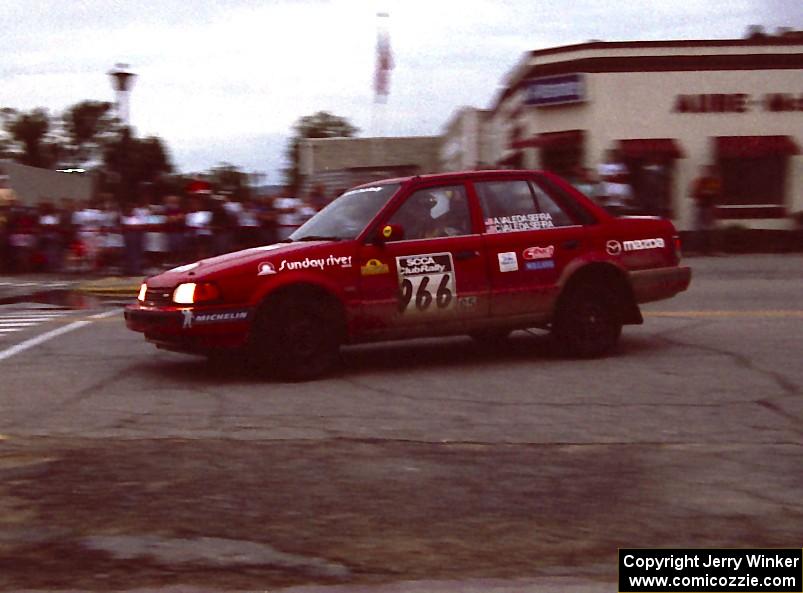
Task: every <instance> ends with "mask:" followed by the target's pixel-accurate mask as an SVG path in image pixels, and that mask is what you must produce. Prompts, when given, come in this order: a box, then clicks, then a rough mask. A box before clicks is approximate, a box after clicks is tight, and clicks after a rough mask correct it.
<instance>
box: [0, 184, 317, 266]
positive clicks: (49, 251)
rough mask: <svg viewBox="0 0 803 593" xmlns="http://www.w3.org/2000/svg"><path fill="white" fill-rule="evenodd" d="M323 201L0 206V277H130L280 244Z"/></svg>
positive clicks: (169, 199)
mask: <svg viewBox="0 0 803 593" xmlns="http://www.w3.org/2000/svg"><path fill="white" fill-rule="evenodd" d="M325 203H326V200H324V199H322V195H321V194H320V193H314V194H313V195H312V196H311V197H310V198H308V199H301V198H295V197H292V196H290V195H289V194H287V193H286V194H283V195H280V196H265V197H259V198H252V199H245V200H237V199H233V198H231V197H228V196H225V195H213V194H211V193H209V192H208V191H206V192H194V193H189V194H187V195H186V196H179V195H167V196H164V197H163V198H160V199H155V198H154V199H144V200H142V201H141V202H140V203H138V204H132V205H128V206H122V207H121V206H119V205H118V204H117V203H116V202H115V201H114V200H113V199H111V198H110V197H109V198H105V199H104V198H100V199H97V200H94V201H87V202H78V201H75V200H72V199H70V198H62V199H61V200H59V201H58V202H57V203H56V202H52V201H44V202H42V203H40V204H39V205H38V206H36V207H32V206H24V205H21V204H18V203H17V202H16V201H14V200H6V201H5V202H0V273H30V272H65V273H105V274H125V275H131V276H137V275H142V274H146V273H151V272H156V271H159V270H162V269H164V268H166V267H169V266H176V265H180V264H183V263H187V262H190V261H196V260H198V259H202V258H205V257H211V256H214V255H219V254H222V253H227V252H229V251H235V250H238V249H245V248H248V247H254V246H258V245H267V244H270V243H275V242H276V241H280V240H282V239H286V238H287V237H288V236H289V235H290V234H291V233H292V232H293V231H294V230H295V229H296V228H298V227H299V226H300V225H301V224H303V223H304V222H305V221H306V220H307V219H309V218H310V217H311V216H312V215H313V214H314V213H315V212H316V211H317V210H318V209H320V208H321V207H322V206H324V205H325Z"/></svg>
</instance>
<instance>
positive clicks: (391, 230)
mask: <svg viewBox="0 0 803 593" xmlns="http://www.w3.org/2000/svg"><path fill="white" fill-rule="evenodd" d="M402 239H404V228H402V226H401V225H400V224H386V225H383V226H382V227H381V228H380V229H379V231H378V232H377V233H376V235H375V236H374V240H373V243H374V244H375V245H383V244H385V243H387V242H388V241H400V240H402Z"/></svg>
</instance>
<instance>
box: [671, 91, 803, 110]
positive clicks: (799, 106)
mask: <svg viewBox="0 0 803 593" xmlns="http://www.w3.org/2000/svg"><path fill="white" fill-rule="evenodd" d="M759 110H763V111H772V112H782V111H803V93H798V94H795V93H765V94H764V95H762V96H760V97H754V96H752V95H749V94H747V93H727V94H726V93H712V94H700V95H676V96H675V103H674V105H673V107H672V111H675V112H676V113H749V112H751V111H759Z"/></svg>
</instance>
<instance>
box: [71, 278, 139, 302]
mask: <svg viewBox="0 0 803 593" xmlns="http://www.w3.org/2000/svg"><path fill="white" fill-rule="evenodd" d="M141 283H142V282H141V280H137V281H136V283H134V282H132V281H130V280H124V281H122V282H121V281H120V279H119V278H103V279H100V280H92V281H89V282H84V283H83V284H79V285H78V286H76V287H75V290H76V291H78V292H83V293H87V294H92V295H96V296H117V297H119V296H130V297H136V296H137V294H138V293H139V287H140V285H141Z"/></svg>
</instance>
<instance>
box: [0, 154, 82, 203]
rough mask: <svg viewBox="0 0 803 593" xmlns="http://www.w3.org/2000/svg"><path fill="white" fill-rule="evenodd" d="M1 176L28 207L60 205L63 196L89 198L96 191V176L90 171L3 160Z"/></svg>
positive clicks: (16, 197)
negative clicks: (45, 167) (65, 169)
mask: <svg viewBox="0 0 803 593" xmlns="http://www.w3.org/2000/svg"><path fill="white" fill-rule="evenodd" d="M0 177H2V178H3V184H2V185H3V186H5V189H6V190H11V192H13V196H14V200H15V201H16V202H17V203H18V204H21V205H24V206H36V205H37V204H39V203H41V202H51V203H53V204H56V203H58V202H59V201H60V200H61V199H62V198H71V199H73V200H89V199H90V198H92V196H93V191H94V183H93V177H92V175H90V174H88V173H64V172H62V171H53V170H50V169H40V168H39V167H29V166H28V165H21V164H19V163H15V162H12V161H0Z"/></svg>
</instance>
